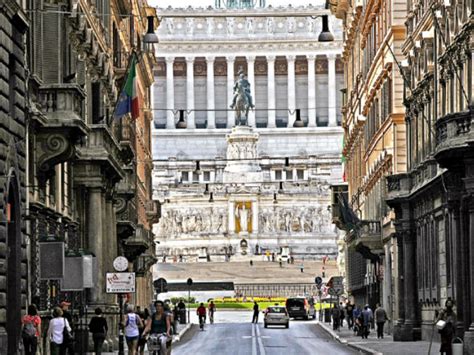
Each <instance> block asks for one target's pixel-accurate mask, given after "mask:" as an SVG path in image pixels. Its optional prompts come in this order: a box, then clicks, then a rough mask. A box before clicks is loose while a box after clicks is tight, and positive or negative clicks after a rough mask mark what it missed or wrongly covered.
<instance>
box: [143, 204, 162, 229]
mask: <svg viewBox="0 0 474 355" xmlns="http://www.w3.org/2000/svg"><path fill="white" fill-rule="evenodd" d="M145 211H146V216H147V219H148V222H149V223H150V224H155V223H158V222H159V220H160V218H161V204H160V202H159V201H147V202H146V205H145Z"/></svg>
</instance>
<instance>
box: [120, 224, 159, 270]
mask: <svg viewBox="0 0 474 355" xmlns="http://www.w3.org/2000/svg"><path fill="white" fill-rule="evenodd" d="M122 245H123V250H124V253H125V256H126V257H127V259H128V261H130V262H135V260H137V258H138V257H139V256H140V255H141V254H143V253H144V252H145V251H146V250H147V249H148V248H150V247H151V246H152V245H153V240H152V238H151V233H150V231H148V230H146V229H145V228H144V227H143V225H141V224H139V225H137V227H136V229H135V233H134V235H133V238H130V239H127V240H126V241H124V242H123V243H122Z"/></svg>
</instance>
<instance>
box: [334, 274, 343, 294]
mask: <svg viewBox="0 0 474 355" xmlns="http://www.w3.org/2000/svg"><path fill="white" fill-rule="evenodd" d="M342 280H343V278H342V276H333V277H332V288H333V289H334V290H335V291H336V292H337V294H338V295H342V294H343V293H344V285H343V284H342Z"/></svg>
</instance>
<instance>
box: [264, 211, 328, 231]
mask: <svg viewBox="0 0 474 355" xmlns="http://www.w3.org/2000/svg"><path fill="white" fill-rule="evenodd" d="M259 227H260V232H261V233H282V232H283V233H298V234H301V233H332V232H333V230H334V226H333V225H332V224H331V213H330V211H328V210H327V208H325V206H316V207H306V206H305V207H277V208H272V207H269V208H265V207H264V208H262V210H261V211H260V214H259Z"/></svg>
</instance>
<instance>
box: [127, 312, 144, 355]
mask: <svg viewBox="0 0 474 355" xmlns="http://www.w3.org/2000/svg"><path fill="white" fill-rule="evenodd" d="M141 327H143V322H142V320H141V319H140V317H139V316H138V315H137V314H136V313H135V312H134V307H133V305H131V304H128V305H127V314H126V315H125V339H126V340H127V346H128V355H136V353H137V345H138V336H139V334H140V331H139V329H138V328H141Z"/></svg>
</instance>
